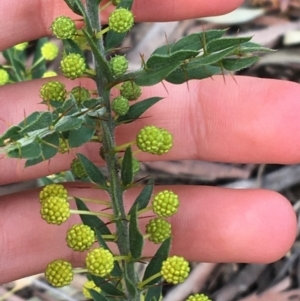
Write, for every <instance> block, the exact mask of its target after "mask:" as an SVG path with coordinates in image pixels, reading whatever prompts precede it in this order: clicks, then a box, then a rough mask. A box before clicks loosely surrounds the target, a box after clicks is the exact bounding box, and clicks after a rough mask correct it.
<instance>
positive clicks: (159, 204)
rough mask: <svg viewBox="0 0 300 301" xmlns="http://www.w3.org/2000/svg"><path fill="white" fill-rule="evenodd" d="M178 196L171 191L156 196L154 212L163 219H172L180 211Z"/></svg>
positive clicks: (153, 203)
mask: <svg viewBox="0 0 300 301" xmlns="http://www.w3.org/2000/svg"><path fill="white" fill-rule="evenodd" d="M178 206H179V199H178V195H177V194H175V193H174V192H173V191H171V190H164V191H161V192H159V193H158V194H156V195H155V196H154V199H153V202H152V207H153V212H154V213H156V214H157V215H158V216H161V217H170V216H172V215H173V214H175V213H176V212H177V210H178Z"/></svg>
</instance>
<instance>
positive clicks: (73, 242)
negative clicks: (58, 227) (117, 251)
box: [66, 224, 96, 252]
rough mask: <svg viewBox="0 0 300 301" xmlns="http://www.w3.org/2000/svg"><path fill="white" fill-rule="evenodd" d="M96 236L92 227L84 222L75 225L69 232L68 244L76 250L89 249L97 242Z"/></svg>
mask: <svg viewBox="0 0 300 301" xmlns="http://www.w3.org/2000/svg"><path fill="white" fill-rule="evenodd" d="M95 239H96V236H95V232H94V231H93V229H92V228H90V227H89V226H87V225H83V224H76V225H73V226H72V228H70V229H69V230H68V232H67V237H66V241H67V245H68V247H69V248H71V249H72V250H74V251H79V252H83V251H86V250H88V249H89V248H90V247H91V246H92V245H93V244H94V242H95Z"/></svg>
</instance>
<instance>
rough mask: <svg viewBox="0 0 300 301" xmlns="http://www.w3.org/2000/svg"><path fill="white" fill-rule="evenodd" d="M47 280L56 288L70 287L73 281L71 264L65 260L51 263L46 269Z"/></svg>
mask: <svg viewBox="0 0 300 301" xmlns="http://www.w3.org/2000/svg"><path fill="white" fill-rule="evenodd" d="M45 278H46V280H47V281H48V282H49V283H50V284H51V285H53V286H55V287H62V286H66V285H69V284H70V283H71V281H72V280H73V269H72V265H71V263H69V262H68V261H65V260H55V261H53V262H51V263H49V264H48V265H47V267H46V271H45Z"/></svg>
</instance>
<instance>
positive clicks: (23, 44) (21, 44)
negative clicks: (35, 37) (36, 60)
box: [14, 42, 28, 51]
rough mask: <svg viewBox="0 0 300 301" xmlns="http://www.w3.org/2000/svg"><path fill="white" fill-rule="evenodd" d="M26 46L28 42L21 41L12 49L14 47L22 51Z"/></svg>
mask: <svg viewBox="0 0 300 301" xmlns="http://www.w3.org/2000/svg"><path fill="white" fill-rule="evenodd" d="M27 46H28V42H23V43H20V44H17V45H15V46H14V49H16V50H17V51H23V50H25V49H26V48H27Z"/></svg>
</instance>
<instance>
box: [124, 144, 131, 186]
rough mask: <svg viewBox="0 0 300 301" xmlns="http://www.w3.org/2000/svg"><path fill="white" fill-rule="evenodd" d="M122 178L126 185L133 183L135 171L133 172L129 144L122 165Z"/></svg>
mask: <svg viewBox="0 0 300 301" xmlns="http://www.w3.org/2000/svg"><path fill="white" fill-rule="evenodd" d="M121 179H122V184H123V186H124V187H126V186H127V185H129V184H131V183H132V180H133V172H132V151H131V147H130V146H128V147H127V148H126V150H125V154H124V157H123V160H122V166H121Z"/></svg>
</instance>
